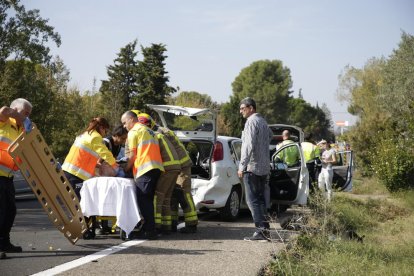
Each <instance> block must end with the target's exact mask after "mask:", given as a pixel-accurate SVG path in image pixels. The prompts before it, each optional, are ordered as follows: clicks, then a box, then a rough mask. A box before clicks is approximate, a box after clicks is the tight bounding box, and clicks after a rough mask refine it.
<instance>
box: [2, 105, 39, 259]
mask: <svg viewBox="0 0 414 276" xmlns="http://www.w3.org/2000/svg"><path fill="white" fill-rule="evenodd" d="M31 112H32V104H31V103H30V102H29V101H27V100H25V99H21V98H19V99H16V100H14V101H13V102H12V103H11V104H10V107H7V106H3V107H2V108H1V109H0V259H4V258H6V253H7V252H13V253H18V252H22V248H21V247H20V246H15V245H13V244H12V243H11V242H10V231H11V228H12V226H13V223H14V218H15V217H16V202H15V189H14V184H13V171H17V170H18V168H17V166H16V165H15V164H14V161H13V159H12V157H11V156H10V155H9V153H8V152H7V149H8V148H9V146H10V144H11V143H13V141H15V140H16V139H17V137H18V136H19V135H20V133H22V132H23V130H24V129H26V132H29V131H30V130H31V122H30V120H29V118H28V117H29V115H30V113H31Z"/></svg>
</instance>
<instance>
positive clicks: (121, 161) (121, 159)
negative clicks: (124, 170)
mask: <svg viewBox="0 0 414 276" xmlns="http://www.w3.org/2000/svg"><path fill="white" fill-rule="evenodd" d="M127 162H128V157H125V156H124V157H122V158H120V159H118V160H116V163H118V164H120V163H127Z"/></svg>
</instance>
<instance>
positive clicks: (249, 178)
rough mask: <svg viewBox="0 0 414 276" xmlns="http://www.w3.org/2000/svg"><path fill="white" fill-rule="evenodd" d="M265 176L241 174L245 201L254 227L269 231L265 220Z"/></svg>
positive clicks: (249, 173) (248, 173)
mask: <svg viewBox="0 0 414 276" xmlns="http://www.w3.org/2000/svg"><path fill="white" fill-rule="evenodd" d="M266 178H267V175H255V174H254V173H251V172H246V173H244V174H243V183H244V188H245V191H246V201H247V205H248V206H249V209H250V212H251V213H252V216H253V221H254V225H255V226H256V228H259V229H269V228H270V225H269V222H268V221H267V220H266V218H265V214H266V200H265V185H266Z"/></svg>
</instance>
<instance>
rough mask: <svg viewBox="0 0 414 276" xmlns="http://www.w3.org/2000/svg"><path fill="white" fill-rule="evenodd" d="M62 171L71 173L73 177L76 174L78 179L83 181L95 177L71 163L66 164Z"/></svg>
mask: <svg viewBox="0 0 414 276" xmlns="http://www.w3.org/2000/svg"><path fill="white" fill-rule="evenodd" d="M62 169H63V170H64V171H67V172H70V173H71V174H73V175H75V174H76V176H77V177H79V178H80V179H83V180H87V179H89V178H92V177H93V175H92V174H90V173H88V172H87V171H85V170H82V169H81V168H79V167H77V166H75V165H72V164H69V163H64V164H63V165H62ZM72 172H75V173H72Z"/></svg>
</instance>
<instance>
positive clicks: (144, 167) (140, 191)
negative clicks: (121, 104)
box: [121, 111, 164, 239]
mask: <svg viewBox="0 0 414 276" xmlns="http://www.w3.org/2000/svg"><path fill="white" fill-rule="evenodd" d="M121 122H122V125H123V126H124V127H125V128H126V129H127V130H128V138H127V143H128V152H126V153H125V156H127V157H128V163H127V166H126V168H125V171H128V170H129V169H131V168H132V171H133V175H134V180H135V184H136V186H137V200H138V207H139V210H140V212H141V214H142V216H143V217H144V224H143V227H142V231H141V232H140V233H139V235H138V237H137V238H144V239H156V238H157V233H156V231H155V218H154V195H155V187H156V184H157V181H158V178H159V177H160V175H161V172H163V171H164V167H163V165H162V158H161V153H160V146H159V143H158V140H157V138H156V137H155V133H154V131H152V130H151V129H150V128H148V127H147V126H146V125H144V124H142V123H140V122H139V121H138V117H137V115H136V114H135V113H134V112H132V111H127V112H125V113H124V114H123V115H122V117H121Z"/></svg>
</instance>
